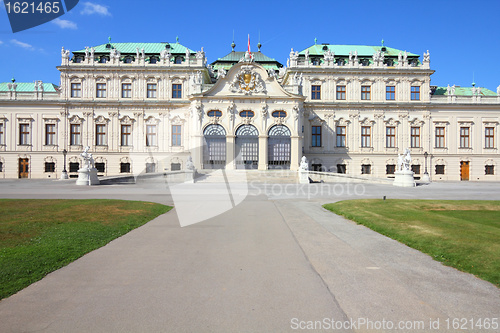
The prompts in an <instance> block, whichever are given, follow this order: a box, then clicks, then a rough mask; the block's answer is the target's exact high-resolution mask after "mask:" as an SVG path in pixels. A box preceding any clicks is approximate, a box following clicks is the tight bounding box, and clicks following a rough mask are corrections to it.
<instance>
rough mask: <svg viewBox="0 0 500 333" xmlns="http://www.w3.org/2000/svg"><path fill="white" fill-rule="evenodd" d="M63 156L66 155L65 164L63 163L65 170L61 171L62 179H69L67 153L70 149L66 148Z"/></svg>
mask: <svg viewBox="0 0 500 333" xmlns="http://www.w3.org/2000/svg"><path fill="white" fill-rule="evenodd" d="M62 153H63V156H64V164H63V171H62V173H61V179H68V178H69V177H68V172H67V171H66V154H68V151H67V150H66V149H64V150H63V151H62Z"/></svg>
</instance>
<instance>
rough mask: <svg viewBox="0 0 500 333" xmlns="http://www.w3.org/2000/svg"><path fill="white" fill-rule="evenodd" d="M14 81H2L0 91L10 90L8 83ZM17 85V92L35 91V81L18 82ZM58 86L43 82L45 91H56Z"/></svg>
mask: <svg viewBox="0 0 500 333" xmlns="http://www.w3.org/2000/svg"><path fill="white" fill-rule="evenodd" d="M9 83H12V82H0V91H2V92H4V91H9V87H8V86H7V84H9ZM16 84H17V87H16V91H17V92H34V91H35V83H34V82H16ZM56 88H57V86H56V85H55V84H52V83H44V84H43V91H44V92H56Z"/></svg>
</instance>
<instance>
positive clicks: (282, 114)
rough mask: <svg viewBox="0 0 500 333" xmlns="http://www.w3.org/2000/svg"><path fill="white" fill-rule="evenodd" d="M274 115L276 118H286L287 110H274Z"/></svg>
mask: <svg viewBox="0 0 500 333" xmlns="http://www.w3.org/2000/svg"><path fill="white" fill-rule="evenodd" d="M272 116H273V117H274V118H285V117H286V112H285V111H274V112H273V113H272Z"/></svg>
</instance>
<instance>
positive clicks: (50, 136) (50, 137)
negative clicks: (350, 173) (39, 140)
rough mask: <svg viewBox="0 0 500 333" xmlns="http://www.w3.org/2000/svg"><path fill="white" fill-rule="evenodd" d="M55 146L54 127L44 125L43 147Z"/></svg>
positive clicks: (53, 125) (52, 125)
mask: <svg viewBox="0 0 500 333" xmlns="http://www.w3.org/2000/svg"><path fill="white" fill-rule="evenodd" d="M55 144H56V125H55V124H45V145H46V146H53V145H55Z"/></svg>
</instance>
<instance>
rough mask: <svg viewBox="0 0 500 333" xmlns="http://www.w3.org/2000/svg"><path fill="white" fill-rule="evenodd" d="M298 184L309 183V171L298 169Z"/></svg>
mask: <svg viewBox="0 0 500 333" xmlns="http://www.w3.org/2000/svg"><path fill="white" fill-rule="evenodd" d="M299 184H309V171H306V170H299Z"/></svg>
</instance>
